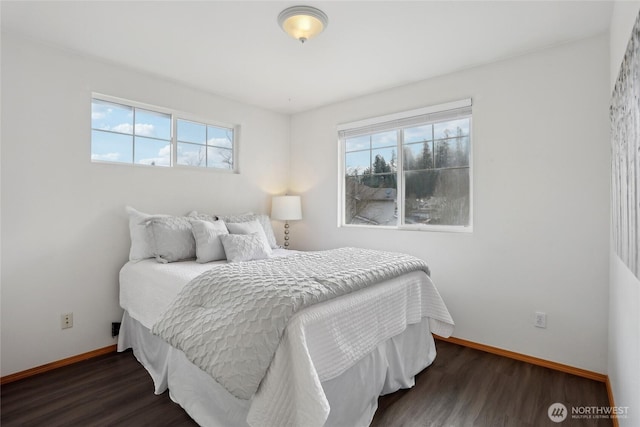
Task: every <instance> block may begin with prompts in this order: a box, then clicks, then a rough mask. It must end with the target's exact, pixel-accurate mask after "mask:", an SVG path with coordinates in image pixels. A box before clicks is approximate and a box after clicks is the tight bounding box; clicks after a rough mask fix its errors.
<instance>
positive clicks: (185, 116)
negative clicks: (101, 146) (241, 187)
mask: <svg viewBox="0 0 640 427" xmlns="http://www.w3.org/2000/svg"><path fill="white" fill-rule="evenodd" d="M94 100H96V101H104V102H109V103H113V104H118V105H122V106H124V107H130V108H133V109H140V110H146V111H149V112H152V113H160V114H167V115H169V116H170V121H171V129H170V139H169V140H165V139H162V138H154V139H158V140H163V141H169V143H170V146H171V147H170V148H171V155H170V160H169V163H170V164H169V165H168V166H157V165H148V164H144V163H135V139H134V141H133V143H132V144H133V146H132V151H133V153H132V161H131V162H113V161H108V160H94V159H92V158H91V154H92V152H91V151H92V150H91V144H90V145H89V159H90V162H91V163H97V164H103V165H118V166H135V167H151V168H158V169H191V170H201V171H209V172H215V173H233V174H239V173H240V168H239V164H238V151H239V150H238V147H239V139H240V138H239V135H240V125H239V124H230V123H225V122H221V121H217V120H210V119H206V118H202V117H200V116H198V115H194V114H190V113H185V112H182V111H178V110H174V109H170V108H166V107H159V106H157V105H151V104H146V103H142V102H138V101H132V100H129V99H125V98H119V97H115V96H111V95H105V94H103V93H98V92H92V93H91V104H93V101H94ZM134 114H135V113H134ZM178 120H183V121H188V122H192V123H196V124H200V125H204V126H210V127H216V128H223V129H230V130H233V140H232V142H231V151H232V159H233V168H231V169H226V168H225V169H223V168H216V167H207V166H206V165H205V166H193V165H181V164H178V135H177V129H178V127H177V122H178ZM134 127H135V122H134ZM89 128H90V133H91V134H92V133H93V131H94V130H98V131H100V129H94V128H93V125H92V124H91V123H89ZM105 132H106V131H105ZM131 136H132V137H135V133H134V134H132V135H131ZM90 140H91V142H93V136H91V137H90ZM205 147H206V145H205Z"/></svg>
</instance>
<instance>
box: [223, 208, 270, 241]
mask: <svg viewBox="0 0 640 427" xmlns="http://www.w3.org/2000/svg"><path fill="white" fill-rule="evenodd" d="M221 219H223V220H224V221H225V222H226V223H237V222H249V221H256V220H257V221H258V222H259V223H260V225H261V226H262V229H263V231H264V235H265V237H266V238H267V242H268V243H269V247H271V248H273V249H275V248H277V247H278V243H276V236H275V234H273V227H272V226H271V218H269V215H266V214H253V213H246V214H239V215H227V216H223V217H221Z"/></svg>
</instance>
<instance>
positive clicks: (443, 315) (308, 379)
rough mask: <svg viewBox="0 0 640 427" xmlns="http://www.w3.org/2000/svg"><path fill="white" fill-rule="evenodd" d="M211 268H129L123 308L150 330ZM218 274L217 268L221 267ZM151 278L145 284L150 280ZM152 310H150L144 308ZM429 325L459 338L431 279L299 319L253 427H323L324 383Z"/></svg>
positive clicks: (273, 368)
mask: <svg viewBox="0 0 640 427" xmlns="http://www.w3.org/2000/svg"><path fill="white" fill-rule="evenodd" d="M207 268H211V266H210V265H209V266H203V265H200V264H196V263H192V262H186V263H176V264H174V265H173V266H172V265H169V266H167V265H162V264H157V263H155V262H153V261H149V262H145V261H143V262H140V263H128V264H127V265H126V266H125V267H124V268H123V270H122V271H121V295H120V298H121V305H122V307H123V308H125V309H126V310H127V311H128V312H129V313H130V314H132V315H133V316H134V317H137V318H138V319H139V320H140V321H141V323H142V324H143V325H145V326H146V327H147V328H149V327H150V326H151V324H153V322H154V321H155V319H156V318H157V316H159V313H160V312H162V311H163V310H164V309H165V308H166V307H167V306H168V305H169V303H170V301H171V299H172V296H175V295H176V294H177V293H178V291H179V289H180V288H181V287H183V286H184V285H185V284H186V282H187V281H188V280H189V279H190V278H193V277H195V276H196V275H198V274H199V273H201V272H202V271H203V270H205V269H207ZM214 268H215V267H214ZM145 279H146V280H145ZM150 299H151V300H152V301H153V304H151V305H149V304H145V301H149V300H150ZM422 319H428V321H429V324H430V328H431V331H432V332H434V333H437V334H438V335H442V336H449V335H450V334H451V333H452V332H453V321H452V319H451V316H450V315H449V313H448V311H447V309H446V307H445V306H444V303H443V302H442V299H441V298H440V295H439V294H438V291H437V290H436V288H435V287H434V285H433V283H432V282H431V280H430V279H429V277H428V276H427V275H426V274H425V273H424V272H414V273H410V274H406V275H404V276H402V277H399V278H396V279H392V280H388V281H386V282H384V283H380V284H377V285H374V286H372V287H370V288H367V289H364V290H361V291H358V292H355V293H353V294H350V295H349V296H348V297H343V298H340V299H337V300H332V301H328V302H325V303H320V304H317V305H315V306H313V307H311V308H309V309H306V310H303V311H301V312H299V313H298V314H296V315H295V316H293V317H292V318H291V320H290V322H289V325H288V326H287V328H286V329H285V331H284V334H283V337H282V340H281V343H280V345H279V346H278V349H277V351H276V353H275V356H274V359H273V361H272V363H271V365H270V367H269V370H268V372H267V375H266V376H265V378H264V380H263V382H262V384H261V386H260V388H259V389H258V392H257V393H256V395H255V396H254V397H253V399H252V401H251V406H250V410H249V415H248V418H247V421H248V422H249V424H250V425H252V426H265V427H266V426H274V427H275V426H279V427H281V426H286V425H292V426H293V425H304V426H310V427H313V426H322V425H323V424H324V422H325V420H326V419H327V416H328V413H329V405H328V403H327V400H326V398H325V395H324V391H323V389H322V385H321V382H322V381H328V380H331V379H333V378H336V377H338V376H339V375H341V374H342V373H343V372H345V371H346V370H347V369H349V368H350V367H351V366H353V365H354V364H355V363H357V362H358V361H359V360H361V359H362V357H364V356H365V355H367V354H369V353H370V352H371V351H373V349H374V348H375V347H376V346H377V345H378V344H379V343H381V342H384V341H385V340H387V339H389V338H391V337H394V336H396V335H398V334H400V333H402V332H403V331H404V330H405V329H406V328H407V326H408V325H411V324H416V323H419V322H421V321H422Z"/></svg>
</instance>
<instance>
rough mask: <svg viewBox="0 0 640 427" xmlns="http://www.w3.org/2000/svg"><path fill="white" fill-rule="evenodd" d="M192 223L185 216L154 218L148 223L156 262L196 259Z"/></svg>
mask: <svg viewBox="0 0 640 427" xmlns="http://www.w3.org/2000/svg"><path fill="white" fill-rule="evenodd" d="M191 221H193V220H192V219H191V218H188V217H183V216H170V217H158V216H152V217H151V218H149V219H148V220H147V221H146V222H147V224H148V225H147V227H150V228H151V234H152V235H153V241H154V256H155V257H156V261H158V262H161V263H167V262H175V261H182V260H185V259H193V258H195V257H196V241H195V239H194V237H193V231H192V230H191Z"/></svg>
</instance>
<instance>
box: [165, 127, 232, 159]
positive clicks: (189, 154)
mask: <svg viewBox="0 0 640 427" xmlns="http://www.w3.org/2000/svg"><path fill="white" fill-rule="evenodd" d="M176 123H177V128H178V131H177V135H178V136H177V144H178V159H177V163H178V164H179V165H187V166H199V167H208V168H217V169H233V133H234V132H233V129H229V128H223V127H217V126H209V125H206V124H204V123H196V122H190V121H187V120H180V119H179V120H177V121H176Z"/></svg>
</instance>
